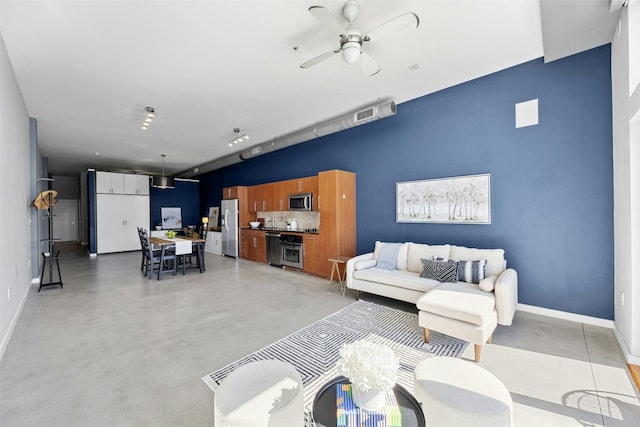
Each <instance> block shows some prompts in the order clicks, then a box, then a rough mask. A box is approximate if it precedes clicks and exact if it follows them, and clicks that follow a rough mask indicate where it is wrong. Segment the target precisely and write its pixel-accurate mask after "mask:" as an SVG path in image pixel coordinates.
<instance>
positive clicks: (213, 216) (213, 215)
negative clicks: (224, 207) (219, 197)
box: [209, 206, 220, 228]
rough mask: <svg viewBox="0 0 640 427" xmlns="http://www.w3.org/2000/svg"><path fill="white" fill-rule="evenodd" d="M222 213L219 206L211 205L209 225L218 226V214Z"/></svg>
mask: <svg viewBox="0 0 640 427" xmlns="http://www.w3.org/2000/svg"><path fill="white" fill-rule="evenodd" d="M219 214H220V207H219V206H211V207H209V227H211V228H215V227H218V215H219Z"/></svg>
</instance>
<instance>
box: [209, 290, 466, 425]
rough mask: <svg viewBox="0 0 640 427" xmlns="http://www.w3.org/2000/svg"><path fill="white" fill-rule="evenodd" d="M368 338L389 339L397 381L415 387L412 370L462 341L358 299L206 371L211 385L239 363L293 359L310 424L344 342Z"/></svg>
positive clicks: (458, 348)
mask: <svg viewBox="0 0 640 427" xmlns="http://www.w3.org/2000/svg"><path fill="white" fill-rule="evenodd" d="M361 339H366V340H369V341H372V342H376V343H381V344H386V345H388V346H389V347H391V348H392V349H393V351H394V352H395V354H396V356H398V358H399V359H400V370H399V372H398V383H399V384H400V385H402V386H403V387H405V388H406V389H407V390H409V391H410V392H412V393H413V370H414V368H415V366H416V365H417V364H418V363H419V362H420V361H422V360H424V359H426V358H428V357H432V356H450V357H460V355H461V354H462V353H463V352H464V349H465V348H466V346H467V344H468V343H466V342H464V341H460V340H457V339H455V338H451V337H448V336H446V335H442V334H439V333H437V332H433V331H432V332H431V335H430V340H429V341H430V343H429V344H427V343H425V342H424V333H423V329H422V328H421V327H420V326H418V316H417V314H415V313H408V312H405V311H402V310H398V309H394V308H390V307H385V306H383V305H379V304H374V303H371V302H366V301H363V300H359V301H356V302H354V303H353V304H351V305H349V306H347V307H345V308H343V309H341V310H339V311H337V312H335V313H333V314H331V315H329V316H327V317H325V318H324V319H321V320H319V321H317V322H315V323H313V324H311V325H309V326H307V327H305V328H303V329H300V330H299V331H297V332H294V333H293V334H291V335H289V336H287V337H285V338H282V339H281V340H278V341H276V342H274V343H273V344H270V345H268V346H266V347H264V348H262V349H261V350H258V351H256V352H254V353H251V354H249V355H247V356H245V357H243V358H241V359H239V360H236V361H235V362H233V363H231V364H229V365H227V366H225V367H224V368H221V369H218V370H217V371H215V372H212V373H210V374H209V375H205V376H204V377H202V380H203V381H204V382H205V383H206V384H207V386H209V388H210V389H211V390H213V391H215V390H216V388H217V387H218V386H219V385H220V384H221V382H222V381H223V380H224V378H225V377H226V376H227V375H228V374H229V373H230V372H232V371H233V370H235V369H236V368H238V367H240V366H242V365H244V364H246V363H249V362H252V361H255V360H265V359H277V360H282V361H284V362H288V363H291V364H292V365H293V366H295V367H296V369H297V370H298V372H299V373H300V376H301V377H302V384H303V386H304V404H305V418H306V425H307V426H311V425H313V422H312V420H311V406H312V405H313V399H314V397H315V395H316V393H317V392H318V390H319V389H320V387H322V385H323V384H325V383H326V382H327V381H329V380H330V379H332V378H334V377H336V376H338V375H339V374H338V371H337V369H336V362H337V361H338V358H339V357H340V355H339V351H340V347H341V346H342V345H343V344H346V343H350V342H354V341H358V340H361Z"/></svg>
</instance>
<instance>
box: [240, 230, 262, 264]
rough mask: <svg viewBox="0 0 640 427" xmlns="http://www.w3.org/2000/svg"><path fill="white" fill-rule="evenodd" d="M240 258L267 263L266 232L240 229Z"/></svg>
mask: <svg viewBox="0 0 640 427" xmlns="http://www.w3.org/2000/svg"><path fill="white" fill-rule="evenodd" d="M240 258H244V259H248V260H251V261H256V262H263V263H266V262H267V240H266V237H265V235H264V231H260V230H252V229H250V228H241V229H240Z"/></svg>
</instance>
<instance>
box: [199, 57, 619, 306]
mask: <svg viewBox="0 0 640 427" xmlns="http://www.w3.org/2000/svg"><path fill="white" fill-rule="evenodd" d="M610 70H611V47H610V45H605V46H602V47H599V48H596V49H592V50H589V51H587V52H583V53H580V54H577V55H573V56H570V57H567V58H564V59H561V60H557V61H554V62H551V63H548V64H545V63H544V62H543V60H542V59H537V60H534V61H530V62H527V63H524V64H521V65H518V66H515V67H512V68H509V69H507V70H503V71H500V72H497V73H494V74H491V75H489V76H486V77H482V78H479V79H476V80H473V81H470V82H467V83H464V84H460V85H458V86H454V87H451V88H448V89H446V90H442V91H440V92H437V93H434V94H430V95H427V96H423V97H421V98H417V99H415V100H412V101H409V102H405V103H402V104H400V105H399V106H398V113H397V115H395V116H393V117H389V118H385V119H382V120H379V121H376V122H373V123H370V124H366V125H363V126H359V127H356V128H353V129H349V130H346V131H343V132H340V133H337V134H333V135H329V136H326V137H323V138H320V139H316V140H313V141H310V142H306V143H303V144H299V145H296V146H294V147H290V148H287V149H283V150H280V151H276V152H273V153H269V154H267V155H264V156H261V157H257V158H255V159H251V160H248V161H245V162H243V163H240V164H237V165H233V166H229V167H227V168H224V169H221V170H218V171H213V172H211V173H208V174H206V175H203V176H201V177H200V180H201V185H200V198H201V206H219V205H220V198H221V195H222V188H224V187H226V186H232V185H252V184H259V183H263V182H270V181H277V180H281V179H289V178H295V177H299V176H309V175H314V174H317V172H318V171H322V170H328V169H344V170H349V171H353V172H355V173H356V177H357V178H356V181H357V236H358V237H357V238H358V241H357V247H358V253H364V252H369V251H371V250H373V246H374V242H375V241H376V240H383V241H395V242H403V241H413V242H420V243H429V244H440V243H451V244H457V245H465V246H472V247H480V248H503V249H504V250H505V251H506V257H507V261H508V265H509V266H511V267H513V268H515V269H516V270H517V271H518V275H519V301H520V302H521V303H524V304H529V305H534V306H539V307H545V308H550V309H555V310H561V311H566V312H571V313H577V314H583V315H587V316H594V317H600V318H604V319H613V297H614V293H613V147H612V145H613V138H612V107H611V71H610ZM383 72H384V71H383ZM374 78H375V77H374ZM531 99H538V100H539V120H540V123H539V125H537V126H530V127H525V128H520V129H516V128H515V104H516V103H519V102H523V101H528V100H531ZM480 173H490V174H491V204H492V224H490V225H470V224H466V225H447V224H397V223H396V222H395V203H396V200H395V188H396V182H399V181H411V180H419V179H428V178H441V177H451V176H459V175H471V174H480Z"/></svg>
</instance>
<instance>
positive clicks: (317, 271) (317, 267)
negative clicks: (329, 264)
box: [302, 234, 323, 276]
mask: <svg viewBox="0 0 640 427" xmlns="http://www.w3.org/2000/svg"><path fill="white" fill-rule="evenodd" d="M302 243H303V244H304V268H303V271H304V272H305V273H310V274H314V275H318V276H322V275H323V266H322V262H323V260H322V259H321V250H320V236H319V235H317V234H305V235H304V236H303V237H302Z"/></svg>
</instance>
